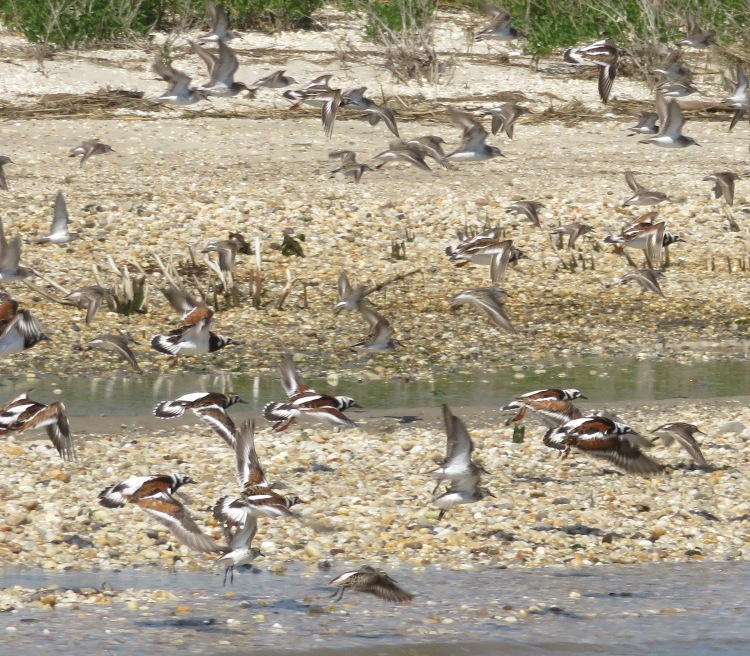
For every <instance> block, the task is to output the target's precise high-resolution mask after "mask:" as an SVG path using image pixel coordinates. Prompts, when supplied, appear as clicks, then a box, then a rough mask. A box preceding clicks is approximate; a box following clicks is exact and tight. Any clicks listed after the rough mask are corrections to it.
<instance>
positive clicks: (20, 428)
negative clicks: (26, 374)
mask: <svg viewBox="0 0 750 656" xmlns="http://www.w3.org/2000/svg"><path fill="white" fill-rule="evenodd" d="M30 391H31V390H29V391H27V392H23V393H22V394H19V395H18V396H16V397H14V398H12V399H10V400H9V401H7V402H6V403H5V404H4V405H3V406H2V407H1V408H0V435H4V434H5V433H11V432H15V433H22V432H24V431H26V430H30V429H32V428H46V429H47V435H48V436H49V439H50V440H51V441H52V444H53V445H54V447H55V449H57V452H58V453H59V454H60V457H61V458H62V459H63V460H67V461H70V460H76V452H75V447H74V446H73V436H72V435H71V434H70V424H69V423H68V413H67V411H66V410H65V405H64V404H63V403H62V402H60V401H56V402H55V403H52V404H50V405H44V403H39V402H38V401H32V400H31V399H30V398H29V392H30Z"/></svg>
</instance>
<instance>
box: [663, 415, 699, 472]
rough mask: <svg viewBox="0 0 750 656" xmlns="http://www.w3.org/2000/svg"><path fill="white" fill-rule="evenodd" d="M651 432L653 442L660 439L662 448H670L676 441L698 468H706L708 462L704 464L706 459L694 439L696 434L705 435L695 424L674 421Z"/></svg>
mask: <svg viewBox="0 0 750 656" xmlns="http://www.w3.org/2000/svg"><path fill="white" fill-rule="evenodd" d="M651 432H652V433H653V434H655V435H656V437H655V438H654V441H656V440H658V439H661V442H662V444H663V445H664V446H671V445H672V444H673V443H674V442H675V440H676V441H677V442H678V443H679V445H680V446H681V447H682V448H683V449H685V451H687V452H688V454H689V455H690V457H691V458H692V459H693V460H695V462H696V463H697V464H698V465H699V466H700V467H708V462H706V459H705V458H704V457H703V453H701V448H700V445H699V444H698V441H697V440H696V439H695V434H696V433H700V434H701V435H705V433H704V432H703V431H702V430H700V429H699V428H698V427H697V426H696V425H695V424H688V423H687V422H684V421H675V422H672V423H669V424H664V425H663V426H659V427H658V428H654V430H652V431H651Z"/></svg>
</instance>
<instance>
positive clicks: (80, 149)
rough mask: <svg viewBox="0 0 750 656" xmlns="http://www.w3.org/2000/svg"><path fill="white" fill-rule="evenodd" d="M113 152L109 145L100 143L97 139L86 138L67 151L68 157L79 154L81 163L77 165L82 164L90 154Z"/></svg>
mask: <svg viewBox="0 0 750 656" xmlns="http://www.w3.org/2000/svg"><path fill="white" fill-rule="evenodd" d="M113 152H115V151H114V149H113V148H112V147H111V146H108V145H107V144H105V143H102V142H101V141H99V140H98V139H87V140H86V141H84V142H83V143H82V144H81V145H80V146H76V147H75V148H73V150H71V151H70V152H69V153H68V157H77V156H78V155H81V156H82V157H81V163H80V164H79V166H83V164H84V163H85V162H86V160H87V159H88V158H89V157H91V156H92V155H104V154H105V153H113Z"/></svg>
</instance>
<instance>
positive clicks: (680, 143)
mask: <svg viewBox="0 0 750 656" xmlns="http://www.w3.org/2000/svg"><path fill="white" fill-rule="evenodd" d="M656 113H657V114H658V116H659V119H658V120H659V125H660V126H661V127H660V128H659V132H658V134H656V135H655V136H653V137H649V138H648V139H641V140H640V141H639V142H638V143H643V144H653V145H654V146H661V147H662V148H687V147H688V146H700V144H699V143H696V141H695V139H693V138H692V137H686V136H684V135H683V134H682V126H683V125H685V119H684V118H683V116H682V110H681V109H680V105H679V104H678V102H677V101H676V100H670V101H669V102H667V99H666V98H665V97H664V96H663V95H661V94H660V93H658V94H656Z"/></svg>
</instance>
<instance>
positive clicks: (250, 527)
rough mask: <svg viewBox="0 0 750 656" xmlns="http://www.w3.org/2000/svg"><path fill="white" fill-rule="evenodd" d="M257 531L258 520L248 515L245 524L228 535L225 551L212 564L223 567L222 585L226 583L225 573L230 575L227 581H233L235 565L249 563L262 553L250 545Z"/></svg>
mask: <svg viewBox="0 0 750 656" xmlns="http://www.w3.org/2000/svg"><path fill="white" fill-rule="evenodd" d="M257 532H258V520H256V519H255V517H248V518H247V519H246V520H245V525H244V526H243V527H242V528H237V529H235V531H234V533H233V534H232V535H231V536H230V539H229V540H228V546H227V551H226V553H225V554H224V555H223V556H221V557H220V558H217V559H216V561H215V562H214V566H216V565H222V566H223V567H224V582H223V583H222V585H226V584H227V574H229V575H230V579H229V582H230V583H234V568H235V567H239V566H240V565H249V564H250V563H252V562H253V561H254V560H255V559H256V558H257V557H258V556H262V555H263V553H262V552H261V550H260V549H258V548H257V547H253V546H252V542H253V538H254V537H255V534H256V533H257ZM230 533H231V531H230Z"/></svg>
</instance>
